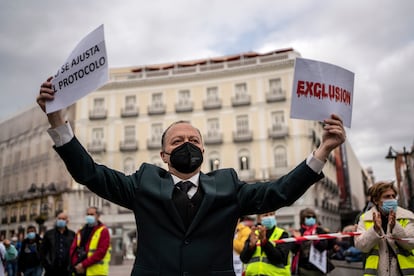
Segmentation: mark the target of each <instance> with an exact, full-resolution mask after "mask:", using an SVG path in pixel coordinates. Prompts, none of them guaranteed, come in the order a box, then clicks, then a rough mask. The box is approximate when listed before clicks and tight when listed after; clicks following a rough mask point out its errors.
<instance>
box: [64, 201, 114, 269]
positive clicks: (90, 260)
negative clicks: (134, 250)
mask: <svg viewBox="0 0 414 276" xmlns="http://www.w3.org/2000/svg"><path fill="white" fill-rule="evenodd" d="M99 217H100V214H99V211H98V208H96V207H89V208H88V209H87V211H86V217H85V222H86V223H85V225H84V226H83V227H82V228H81V229H80V230H79V231H78V232H77V233H76V235H75V238H74V239H73V242H72V245H71V247H70V258H71V264H72V266H73V273H74V275H86V276H104V275H108V273H109V262H110V260H111V238H110V235H109V229H108V228H107V227H106V225H105V224H103V223H102V222H101V221H100V220H99Z"/></svg>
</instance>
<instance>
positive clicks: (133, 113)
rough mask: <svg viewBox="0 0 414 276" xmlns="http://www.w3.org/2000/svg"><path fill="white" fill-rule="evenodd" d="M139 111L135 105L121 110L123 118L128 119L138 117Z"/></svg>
mask: <svg viewBox="0 0 414 276" xmlns="http://www.w3.org/2000/svg"><path fill="white" fill-rule="evenodd" d="M138 114H139V109H138V107H137V106H135V105H131V106H127V107H125V108H122V109H121V117H122V118H128V117H138Z"/></svg>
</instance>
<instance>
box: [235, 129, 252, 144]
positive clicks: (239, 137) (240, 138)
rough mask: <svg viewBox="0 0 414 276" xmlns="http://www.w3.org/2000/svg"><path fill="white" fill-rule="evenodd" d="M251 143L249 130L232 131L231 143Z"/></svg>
mask: <svg viewBox="0 0 414 276" xmlns="http://www.w3.org/2000/svg"><path fill="white" fill-rule="evenodd" d="M251 141H253V132H252V131H251V130H243V131H233V142H234V143H242V142H251Z"/></svg>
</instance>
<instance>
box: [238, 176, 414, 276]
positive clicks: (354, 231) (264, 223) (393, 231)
mask: <svg viewBox="0 0 414 276" xmlns="http://www.w3.org/2000/svg"><path fill="white" fill-rule="evenodd" d="M368 196H369V199H370V204H367V206H369V208H365V209H364V210H363V211H362V212H361V213H360V214H359V215H358V216H357V218H356V224H353V225H347V226H345V227H344V228H343V229H342V231H341V232H342V233H341V235H330V236H329V235H328V236H329V237H328V236H327V235H325V236H324V235H323V234H329V233H331V231H330V230H329V229H326V228H325V227H323V226H322V225H321V224H320V223H319V221H318V217H317V214H316V212H315V210H313V209H311V208H304V209H302V210H301V211H300V214H299V217H300V228H299V229H288V230H285V229H283V228H279V227H278V225H277V215H276V214H275V213H274V212H271V213H266V214H261V215H257V217H256V218H252V216H249V217H244V218H242V219H241V220H240V222H239V225H238V226H237V228H236V232H235V236H234V240H233V248H234V254H235V255H236V256H238V257H239V259H240V260H241V262H242V266H241V268H239V269H237V270H236V271H237V275H243V276H255V275H299V276H318V275H327V274H328V273H329V272H331V271H332V270H333V269H335V266H334V264H333V262H332V261H331V260H339V261H344V262H347V263H358V265H360V268H361V272H362V271H363V274H364V275H380V276H385V275H387V276H391V275H413V274H414V243H412V242H410V241H411V240H412V239H413V238H414V214H413V212H412V211H410V210H407V209H404V208H402V207H399V206H398V201H397V189H396V188H395V186H394V184H393V182H383V181H381V182H377V183H375V184H374V185H372V186H371V187H370V188H369V190H368ZM246 222H247V223H246ZM335 234H337V233H335ZM306 236H308V237H310V236H312V237H313V238H308V239H307V238H303V237H306ZM315 237H320V238H316V239H315ZM327 237H328V238H327ZM286 238H288V239H286ZM291 238H293V239H291ZM280 239H285V242H277V241H278V240H280ZM243 240H244V247H243V249H240V244H241V243H243ZM234 259H235V264H238V263H237V262H236V261H237V260H238V259H237V257H235V258H234Z"/></svg>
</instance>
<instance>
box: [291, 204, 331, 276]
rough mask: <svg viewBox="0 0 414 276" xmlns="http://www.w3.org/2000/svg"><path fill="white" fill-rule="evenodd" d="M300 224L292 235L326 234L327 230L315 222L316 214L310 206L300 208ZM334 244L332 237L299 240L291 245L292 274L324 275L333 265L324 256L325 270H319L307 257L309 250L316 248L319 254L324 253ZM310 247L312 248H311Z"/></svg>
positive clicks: (304, 275)
mask: <svg viewBox="0 0 414 276" xmlns="http://www.w3.org/2000/svg"><path fill="white" fill-rule="evenodd" d="M299 218H300V225H301V227H300V228H299V230H293V231H292V236H293V237H296V238H300V237H302V236H310V235H319V234H326V233H327V231H326V230H325V229H324V228H323V227H321V226H320V225H319V224H318V223H317V216H316V212H315V210H313V209H311V208H305V209H302V210H301V211H300V213H299ZM334 244H335V240H333V239H325V240H323V239H322V240H315V241H301V242H298V243H296V244H294V245H293V246H292V253H293V254H294V256H293V259H292V269H291V271H292V274H295V275H300V276H318V275H326V273H327V272H330V271H332V270H333V269H334V268H335V267H334V265H333V264H332V263H331V262H330V261H329V259H328V258H326V260H327V261H326V264H325V265H326V269H325V271H322V270H320V269H319V268H318V267H317V266H315V265H314V264H313V263H312V262H311V261H310V259H309V256H310V252H311V250H318V251H319V252H320V254H325V255H326V257H327V251H328V250H330V249H332V248H333V246H334ZM311 247H312V248H311Z"/></svg>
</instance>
